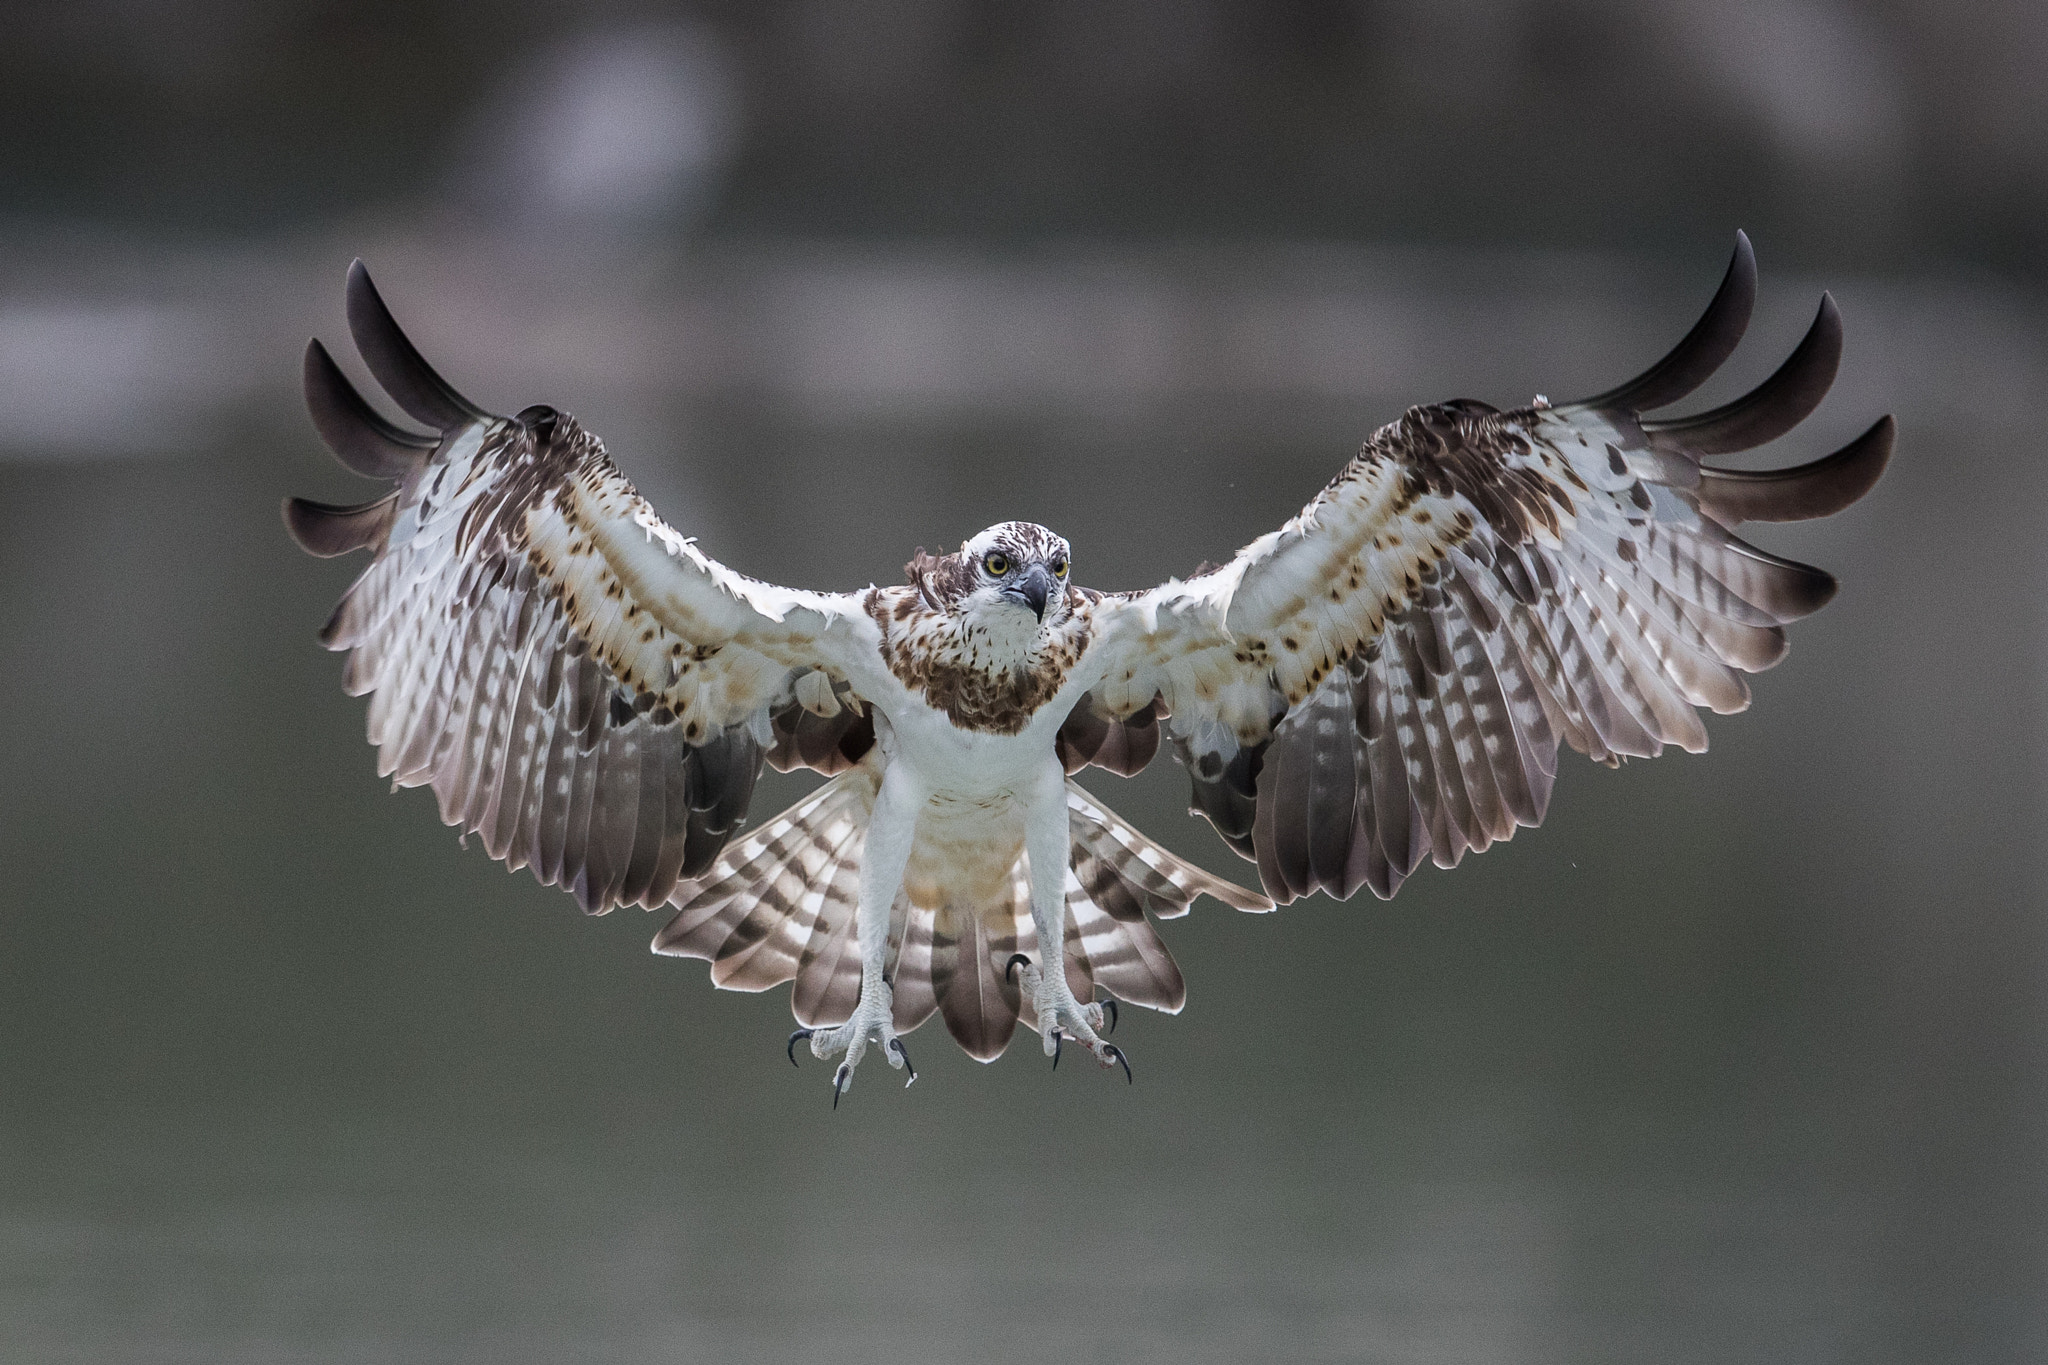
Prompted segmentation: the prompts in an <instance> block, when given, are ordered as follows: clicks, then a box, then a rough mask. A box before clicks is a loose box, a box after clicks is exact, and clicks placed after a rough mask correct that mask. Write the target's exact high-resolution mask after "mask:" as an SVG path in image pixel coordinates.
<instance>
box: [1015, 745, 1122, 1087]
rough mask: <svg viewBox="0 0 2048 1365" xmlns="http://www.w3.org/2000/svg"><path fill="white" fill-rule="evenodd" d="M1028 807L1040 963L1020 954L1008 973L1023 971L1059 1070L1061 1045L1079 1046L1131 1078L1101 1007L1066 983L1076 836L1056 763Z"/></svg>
mask: <svg viewBox="0 0 2048 1365" xmlns="http://www.w3.org/2000/svg"><path fill="white" fill-rule="evenodd" d="M1027 808H1028V810H1029V812H1030V814H1029V817H1028V819H1029V824H1028V825H1027V826H1026V828H1025V832H1024V840H1025V842H1024V847H1025V849H1026V850H1027V851H1028V852H1029V853H1030V855H1031V923H1032V925H1033V926H1034V927H1035V928H1036V929H1037V931H1038V951H1039V961H1037V962H1033V961H1031V960H1030V959H1029V958H1026V957H1024V955H1023V954H1021V953H1020V954H1018V955H1017V956H1016V957H1013V958H1011V959H1010V962H1009V964H1008V967H1006V969H1005V971H1006V974H1007V972H1008V971H1009V970H1010V969H1020V970H1018V976H1019V978H1020V984H1021V986H1022V987H1023V993H1024V998H1025V1000H1026V1001H1027V1002H1028V1004H1029V1006H1030V1007H1031V1008H1033V1009H1035V1010H1036V1011H1037V1014H1038V1034H1039V1037H1040V1038H1042V1039H1043V1040H1044V1042H1045V1055H1046V1056H1048V1057H1050V1058H1052V1059H1053V1065H1054V1066H1058V1065H1059V1058H1060V1052H1061V1048H1062V1046H1063V1045H1064V1044H1065V1043H1068V1042H1074V1043H1079V1044H1080V1045H1081V1046H1083V1047H1085V1048H1087V1049H1088V1051H1090V1052H1091V1053H1093V1054H1094V1055H1095V1060H1096V1061H1098V1062H1100V1063H1102V1065H1104V1066H1112V1065H1121V1066H1122V1067H1123V1069H1124V1074H1125V1075H1126V1076H1128V1075H1129V1074H1130V1070H1131V1064H1130V1062H1129V1061H1127V1060H1126V1059H1125V1058H1124V1054H1123V1049H1122V1048H1119V1047H1118V1046H1117V1045H1116V1044H1115V1043H1108V1042H1104V1041H1103V1040H1102V1036H1101V1035H1100V1034H1099V1033H1098V1032H1097V1030H1098V1029H1100V1028H1101V1027H1102V1025H1103V1011H1102V1006H1101V1005H1098V1004H1092V1003H1091V1004H1085V1005H1084V1004H1082V1003H1081V1001H1079V1000H1078V999H1076V998H1075V997H1074V990H1073V987H1071V986H1070V985H1068V984H1067V972H1066V942H1067V860H1068V855H1069V853H1070V851H1071V847H1072V842H1073V835H1072V832H1071V831H1070V829H1069V827H1068V824H1067V777H1066V772H1065V771H1064V770H1063V769H1062V768H1061V767H1060V764H1059V761H1058V760H1057V759H1054V760H1052V761H1051V762H1049V763H1048V764H1047V765H1046V767H1045V768H1044V769H1043V770H1042V771H1041V774H1040V778H1039V783H1038V787H1037V790H1035V791H1034V792H1033V793H1032V796H1031V800H1030V802H1029V803H1028V807H1027ZM1020 959H1021V960H1020Z"/></svg>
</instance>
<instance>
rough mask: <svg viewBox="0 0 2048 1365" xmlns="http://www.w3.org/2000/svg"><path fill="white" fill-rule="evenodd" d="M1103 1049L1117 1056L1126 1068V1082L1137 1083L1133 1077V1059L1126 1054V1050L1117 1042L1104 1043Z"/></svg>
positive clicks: (1128, 1083) (1120, 1063) (1119, 1062)
mask: <svg viewBox="0 0 2048 1365" xmlns="http://www.w3.org/2000/svg"><path fill="white" fill-rule="evenodd" d="M1102 1050H1103V1051H1104V1052H1105V1053H1107V1054H1109V1055H1110V1056H1112V1057H1114V1058H1116V1060H1117V1064H1118V1065H1119V1066H1121V1067H1122V1068H1123V1069H1124V1084H1125V1085H1134V1084H1136V1082H1134V1081H1133V1080H1132V1079H1131V1059H1130V1058H1128V1057H1126V1056H1124V1050H1123V1049H1122V1048H1120V1047H1118V1046H1117V1045H1116V1044H1115V1043H1104V1044H1103V1045H1102Z"/></svg>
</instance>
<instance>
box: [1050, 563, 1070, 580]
mask: <svg viewBox="0 0 2048 1365" xmlns="http://www.w3.org/2000/svg"><path fill="white" fill-rule="evenodd" d="M1052 572H1053V577H1055V578H1065V577H1066V576H1067V561H1066V560H1064V559H1055V560H1054V561H1053V562H1052Z"/></svg>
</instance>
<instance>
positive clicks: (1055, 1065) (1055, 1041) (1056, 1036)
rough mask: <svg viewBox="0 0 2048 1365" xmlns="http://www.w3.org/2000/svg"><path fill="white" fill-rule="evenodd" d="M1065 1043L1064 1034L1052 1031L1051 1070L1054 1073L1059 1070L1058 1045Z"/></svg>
mask: <svg viewBox="0 0 2048 1365" xmlns="http://www.w3.org/2000/svg"><path fill="white" fill-rule="evenodd" d="M1065 1041H1066V1035H1065V1034H1064V1033H1061V1032H1060V1031H1059V1030H1058V1029H1054V1030H1053V1031H1052V1069H1053V1070H1054V1071H1058V1070H1059V1069H1060V1044H1061V1043H1063V1042H1065Z"/></svg>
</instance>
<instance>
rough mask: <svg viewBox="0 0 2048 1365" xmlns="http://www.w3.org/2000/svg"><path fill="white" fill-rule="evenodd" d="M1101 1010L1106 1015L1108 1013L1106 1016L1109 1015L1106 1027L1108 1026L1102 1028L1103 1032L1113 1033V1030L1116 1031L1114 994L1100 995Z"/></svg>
mask: <svg viewBox="0 0 2048 1365" xmlns="http://www.w3.org/2000/svg"><path fill="white" fill-rule="evenodd" d="M1102 1012H1103V1013H1104V1014H1106V1015H1108V1016H1109V1027H1108V1028H1106V1029H1104V1030H1103V1032H1104V1033H1115V1032H1116V997H1115V996H1113V995H1105V996H1103V997H1102Z"/></svg>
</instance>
